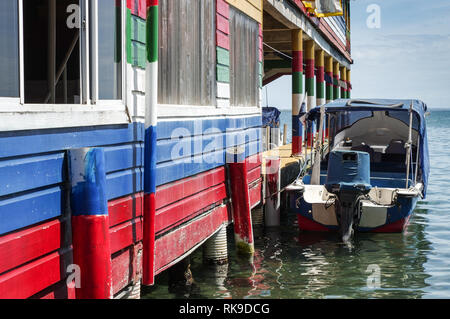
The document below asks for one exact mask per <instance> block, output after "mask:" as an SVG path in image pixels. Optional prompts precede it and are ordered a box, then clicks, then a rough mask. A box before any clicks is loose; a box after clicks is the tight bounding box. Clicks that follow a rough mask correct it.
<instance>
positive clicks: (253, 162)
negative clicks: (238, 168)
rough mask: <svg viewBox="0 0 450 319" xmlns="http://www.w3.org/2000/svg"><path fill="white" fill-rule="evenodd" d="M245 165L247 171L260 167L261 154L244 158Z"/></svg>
mask: <svg viewBox="0 0 450 319" xmlns="http://www.w3.org/2000/svg"><path fill="white" fill-rule="evenodd" d="M245 163H246V165H247V171H250V170H252V169H254V168H255V167H258V166H261V165H262V154H261V153H259V154H255V155H252V156H249V157H247V158H246V160H245Z"/></svg>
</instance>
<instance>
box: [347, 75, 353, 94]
mask: <svg viewBox="0 0 450 319" xmlns="http://www.w3.org/2000/svg"><path fill="white" fill-rule="evenodd" d="M350 73H351V72H350V70H347V98H348V99H350V98H351V97H352V96H351V91H352V84H351V81H350Z"/></svg>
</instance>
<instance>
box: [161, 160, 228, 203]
mask: <svg viewBox="0 0 450 319" xmlns="http://www.w3.org/2000/svg"><path fill="white" fill-rule="evenodd" d="M224 182H225V168H224V167H219V168H217V169H213V170H210V171H207V172H204V173H201V174H198V175H196V176H193V177H188V178H185V179H182V180H179V181H176V182H174V183H170V184H167V185H164V186H160V187H158V188H157V189H156V209H157V210H158V209H161V208H162V207H165V206H167V205H170V204H172V203H175V202H178V201H180V200H182V199H184V198H187V197H189V196H192V195H195V194H197V193H200V192H201V191H203V190H206V189H208V188H210V187H213V186H217V185H219V184H221V183H224Z"/></svg>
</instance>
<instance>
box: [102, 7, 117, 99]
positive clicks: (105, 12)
mask: <svg viewBox="0 0 450 319" xmlns="http://www.w3.org/2000/svg"><path fill="white" fill-rule="evenodd" d="M121 10H122V9H121V2H120V1H116V0H101V1H98V90H99V92H98V97H99V99H100V100H121V99H122V54H121V53H122V20H121Z"/></svg>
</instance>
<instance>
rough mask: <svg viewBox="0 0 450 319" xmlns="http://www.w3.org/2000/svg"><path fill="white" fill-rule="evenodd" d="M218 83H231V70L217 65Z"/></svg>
mask: <svg viewBox="0 0 450 319" xmlns="http://www.w3.org/2000/svg"><path fill="white" fill-rule="evenodd" d="M217 81H218V82H225V83H230V68H229V67H227V66H225V65H217Z"/></svg>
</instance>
